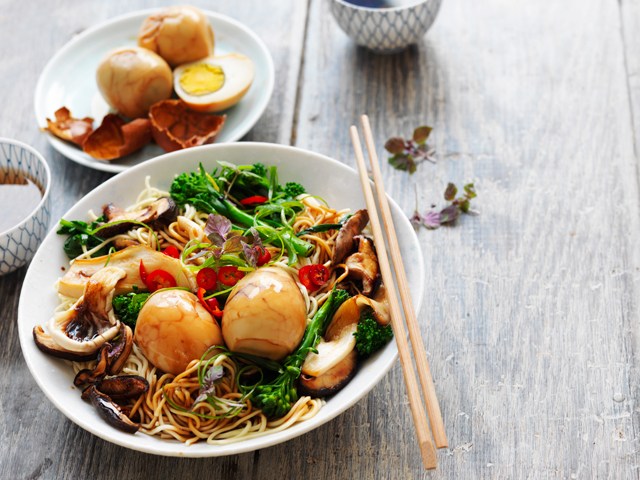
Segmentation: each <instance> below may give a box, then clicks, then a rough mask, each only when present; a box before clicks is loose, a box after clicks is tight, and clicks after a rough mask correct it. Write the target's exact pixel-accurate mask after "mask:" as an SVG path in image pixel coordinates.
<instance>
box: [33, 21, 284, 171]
mask: <svg viewBox="0 0 640 480" xmlns="http://www.w3.org/2000/svg"><path fill="white" fill-rule="evenodd" d="M157 10H158V9H152V10H142V11H137V12H133V13H129V14H127V15H122V16H120V17H116V18H113V19H111V20H108V21H106V22H103V23H101V24H99V25H96V26H94V27H91V28H89V29H87V30H85V31H83V32H82V33H80V34H79V35H77V36H75V37H74V38H73V39H72V40H71V41H69V42H68V43H67V44H66V45H65V46H64V47H62V48H61V49H60V50H59V51H58V52H57V53H56V54H55V55H54V56H53V58H52V59H51V60H50V61H49V63H48V64H47V66H46V67H45V69H44V70H43V72H42V74H41V75H40V78H39V79H38V84H37V85H36V92H35V98H34V105H35V110H36V119H37V121H38V126H39V127H46V126H47V122H46V118H47V117H48V118H50V119H52V120H53V119H54V112H55V111H56V110H58V109H59V108H61V107H63V106H64V107H67V108H68V109H69V110H70V111H71V114H72V115H73V116H74V118H84V117H92V118H93V119H94V123H93V126H94V128H97V127H98V126H99V125H100V123H101V122H102V118H103V117H104V116H105V115H106V114H107V113H109V106H108V105H107V104H106V102H105V101H104V100H103V98H102V96H101V95H100V93H99V92H98V86H97V85H96V81H95V74H96V69H97V67H98V62H99V61H100V58H101V57H102V55H104V54H105V53H106V52H108V51H109V50H111V49H113V48H117V47H125V46H134V45H137V35H138V30H139V29H140V26H141V25H142V22H143V21H144V19H145V18H147V17H148V16H149V15H150V14H152V13H154V12H156V11H157ZM203 13H204V14H205V15H206V16H207V18H208V19H209V21H210V22H211V27H212V28H213V33H214V36H215V51H214V53H215V55H225V54H227V53H233V52H236V53H241V54H242V55H245V56H246V57H248V58H249V59H251V61H252V62H253V63H254V65H255V78H254V80H253V83H252V85H251V87H250V88H249V91H248V92H247V94H246V95H245V96H244V97H243V98H242V100H240V102H239V103H237V104H236V105H234V106H233V107H231V108H229V109H227V110H226V111H224V112H220V114H222V113H226V115H227V120H226V122H225V124H224V126H223V127H222V131H221V132H220V135H219V136H218V138H217V139H216V143H226V142H235V141H237V140H239V139H240V138H242V137H243V136H244V135H245V134H246V133H247V132H248V131H249V130H250V129H251V127H253V126H254V125H255V123H256V122H257V121H258V119H259V118H260V116H261V115H262V113H263V112H264V110H265V108H266V107H267V103H269V99H270V98H271V94H272V92H273V85H274V78H275V73H274V67H273V59H272V58H271V54H270V53H269V50H267V47H266V45H265V44H264V42H263V41H262V40H261V39H260V37H258V36H257V35H256V34H255V33H254V32H253V31H251V30H250V29H249V28H248V27H246V26H245V25H243V24H241V23H240V22H237V21H236V20H233V19H232V18H229V17H227V16H226V15H221V14H219V13H214V12H210V11H207V10H204V11H203ZM44 134H45V135H47V137H48V140H49V143H51V145H52V146H53V148H55V149H56V150H57V151H58V152H60V153H61V154H62V155H64V156H65V157H67V158H69V159H71V160H73V161H74V162H77V163H80V164H81V165H85V166H87V167H89V168H94V169H96V170H103V171H105V172H122V171H124V170H127V169H128V168H131V167H132V166H134V165H138V164H139V163H141V162H144V161H145V160H148V159H150V158H154V157H157V156H158V155H162V154H164V153H165V152H164V150H162V148H160V147H159V146H158V145H156V144H155V143H154V142H151V143H148V144H147V145H146V146H144V147H143V148H142V149H141V150H138V151H137V152H135V153H132V154H131V155H127V156H126V157H124V158H121V159H118V160H113V161H110V162H107V161H103V160H97V159H95V158H93V157H91V156H89V155H87V154H86V153H84V152H83V151H82V149H81V148H80V147H78V146H77V145H75V144H73V143H71V142H66V141H64V140H61V139H59V138H57V137H55V136H53V135H51V134H50V133H48V132H45V133H44Z"/></svg>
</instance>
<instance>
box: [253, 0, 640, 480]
mask: <svg viewBox="0 0 640 480" xmlns="http://www.w3.org/2000/svg"><path fill="white" fill-rule="evenodd" d="M620 28H621V22H620V12H619V8H618V5H617V4H616V3H615V2H595V1H593V2H591V1H588V2H584V1H580V2H578V1H566V2H507V3H505V2H500V1H488V2H463V1H455V0H453V1H447V2H444V3H443V8H442V12H441V15H440V18H439V19H438V20H437V21H436V23H435V25H434V28H433V30H432V31H431V32H429V33H428V35H427V37H426V39H425V41H424V43H423V44H422V45H421V46H420V47H415V48H411V49H409V50H408V51H406V52H403V53H401V54H398V55H394V56H379V55H374V54H372V53H370V52H367V51H366V50H363V49H360V48H357V47H356V46H354V45H353V44H352V43H351V42H350V41H349V40H348V38H347V37H346V36H345V35H343V34H342V32H341V31H340V30H339V29H338V27H337V26H336V25H335V23H334V22H333V20H332V18H331V17H330V13H329V8H328V2H316V1H314V2H312V8H311V13H310V23H309V29H308V31H309V34H308V39H307V45H308V47H307V51H306V55H305V64H304V71H303V84H302V85H303V87H302V94H301V104H300V113H299V123H298V125H297V142H296V145H298V146H301V147H304V148H309V149H312V150H315V151H318V152H321V153H325V154H327V155H330V156H333V157H334V158H338V159H341V160H343V161H345V162H347V163H349V164H351V165H354V160H353V154H352V149H351V146H350V140H349V135H348V127H349V125H351V124H354V123H356V124H357V123H358V116H359V115H360V114H361V113H368V114H369V116H370V117H371V119H372V124H373V128H374V131H375V132H377V133H378V136H379V146H380V150H379V153H380V155H381V157H382V158H386V155H385V154H384V152H383V150H382V145H383V143H384V140H385V139H386V138H388V137H390V136H393V135H397V134H401V135H408V134H410V132H411V130H412V129H413V127H415V126H417V125H419V124H422V123H428V124H430V125H432V126H434V127H435V131H434V133H433V138H432V142H431V143H433V144H434V146H435V147H436V148H437V150H438V156H439V158H440V161H439V163H438V164H437V165H435V166H434V165H430V164H424V165H421V166H420V168H419V171H418V173H417V174H415V175H414V176H413V177H410V176H408V175H407V174H405V173H402V172H397V171H394V170H392V169H389V168H387V171H386V172H385V175H386V177H387V182H386V184H385V186H386V188H387V191H388V192H389V193H390V194H391V195H392V196H393V197H394V198H396V199H397V200H398V201H399V202H400V203H401V205H403V206H404V208H405V211H406V212H407V213H411V211H412V210H413V208H414V195H413V185H414V183H415V184H417V185H418V187H419V192H420V193H419V196H420V202H421V208H422V209H423V210H424V209H427V208H428V206H429V204H430V203H431V202H437V203H441V195H442V191H443V190H444V186H445V185H446V183H447V182H448V181H453V182H455V183H457V184H458V186H461V184H463V183H465V182H467V181H474V182H475V183H476V185H477V187H478V191H479V197H478V199H477V200H475V201H474V202H475V203H476V205H477V207H478V208H479V209H480V210H481V212H482V214H481V216H479V217H474V218H469V217H465V218H462V219H461V220H460V221H458V224H457V225H456V226H455V227H454V228H442V229H439V230H436V231H426V230H422V231H421V232H420V239H421V241H422V244H423V246H424V252H425V256H426V266H427V271H428V279H429V280H428V287H427V290H426V292H425V293H426V301H425V307H424V308H423V311H422V315H421V317H422V319H423V321H424V327H423V337H424V339H425V342H426V346H427V350H428V351H429V352H430V353H431V356H430V365H431V369H432V372H433V377H434V379H435V381H436V389H437V391H438V394H439V397H440V404H441V407H442V409H443V414H444V417H445V422H446V427H447V433H448V436H449V443H450V445H451V448H450V449H449V450H448V451H444V452H441V455H440V459H441V465H440V467H439V469H438V471H437V472H436V473H435V474H433V475H430V477H433V478H477V477H489V478H548V477H562V478H583V477H585V478H637V475H638V470H637V468H638V454H637V451H638V439H637V433H636V432H637V427H638V419H637V412H636V398H637V384H638V373H637V368H636V365H637V358H636V355H635V352H636V351H637V348H636V345H637V334H638V315H637V311H636V305H637V302H638V293H639V292H638V288H637V286H636V285H637V279H638V268H639V267H640V258H639V256H638V253H637V249H635V248H634V246H633V243H634V242H633V238H634V237H636V236H637V235H638V234H639V233H640V232H639V228H640V225H639V218H638V213H639V212H638V181H637V175H636V159H635V156H634V149H633V131H632V129H631V112H630V108H629V98H628V90H627V77H626V72H625V67H624V57H623V44H622V41H621V35H620ZM636 34H637V33H636ZM636 44H637V42H635V43H633V44H629V46H628V49H635V46H636ZM402 390H403V385H402V378H401V376H400V375H399V372H398V370H397V369H396V370H394V371H393V372H392V374H391V375H389V376H388V377H387V378H386V379H385V380H384V381H383V382H382V383H381V384H380V386H379V387H378V388H377V389H375V390H374V391H373V392H372V393H371V394H370V395H369V396H368V397H367V402H361V403H360V404H358V405H356V406H355V407H354V408H352V409H351V410H350V411H349V412H347V413H346V414H345V415H343V416H342V417H341V418H340V419H339V420H336V421H334V422H332V423H331V424H329V425H328V426H327V427H325V428H324V429H320V430H318V431H317V432H314V433H311V434H309V437H311V440H310V442H309V445H310V446H309V447H308V448H305V449H304V450H303V452H304V453H303V454H307V452H309V454H311V453H310V452H312V451H313V445H318V444H331V445H337V446H336V449H337V450H338V451H339V453H336V454H335V455H334V456H332V457H330V458H326V459H325V461H326V460H329V461H330V462H331V463H333V462H336V463H338V462H342V463H338V465H339V466H338V467H334V469H333V471H334V475H336V477H340V475H342V476H359V475H360V474H363V475H365V476H366V475H367V474H371V473H372V472H376V473H378V474H377V475H376V477H378V478H421V477H423V476H424V475H423V472H422V470H421V468H420V458H419V455H418V451H417V449H416V448H415V435H414V433H413V432H412V427H411V416H410V413H409V410H408V408H407V406H406V404H402V405H399V406H398V405H397V400H398V399H399V398H402V396H401V395H400V392H402ZM614 399H615V400H614ZM618 400H621V401H618ZM400 403H403V402H400ZM389 405H394V407H393V409H392V410H391V411H389V410H387V409H388V406H389ZM363 424H369V425H371V428H361V425H363ZM337 432H340V434H341V439H340V440H336V439H334V438H333V435H334V433H337ZM356 438H357V440H355V439H356ZM343 439H344V440H343ZM353 441H356V442H357V443H355V445H354V444H353V443H352V442H353ZM364 446H367V448H362V447H364ZM345 455H348V459H349V463H347V461H346V459H345ZM390 459H391V460H392V466H389V460H390ZM316 470H317V466H316V465H311V466H309V468H307V469H305V470H304V471H303V472H302V473H301V474H300V476H301V477H307V476H311V477H314V476H315V474H316V473H315V472H316ZM336 470H337V471H336ZM264 478H267V476H266V475H265V476H264Z"/></svg>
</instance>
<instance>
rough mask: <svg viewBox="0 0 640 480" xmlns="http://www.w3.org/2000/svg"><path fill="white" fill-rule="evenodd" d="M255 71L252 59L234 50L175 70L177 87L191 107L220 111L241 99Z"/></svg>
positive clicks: (176, 89) (175, 87)
mask: <svg viewBox="0 0 640 480" xmlns="http://www.w3.org/2000/svg"><path fill="white" fill-rule="evenodd" d="M253 75H254V67H253V62H252V61H251V60H249V59H248V58H247V57H245V56H244V55H240V54H238V53H230V54H228V55H222V56H219V57H207V58H203V59H201V60H197V61H195V62H191V63H186V64H184V65H180V66H179V67H178V68H176V69H175V71H174V72H173V88H174V89H175V91H176V93H177V94H178V96H179V97H180V98H181V99H182V100H183V101H184V102H185V103H186V104H187V105H189V108H190V109H192V110H196V111H198V112H219V111H221V110H226V109H227V108H229V107H232V106H233V105H235V104H236V103H238V102H239V101H240V99H241V98H242V97H243V96H244V94H245V93H247V90H249V87H250V86H251V82H253Z"/></svg>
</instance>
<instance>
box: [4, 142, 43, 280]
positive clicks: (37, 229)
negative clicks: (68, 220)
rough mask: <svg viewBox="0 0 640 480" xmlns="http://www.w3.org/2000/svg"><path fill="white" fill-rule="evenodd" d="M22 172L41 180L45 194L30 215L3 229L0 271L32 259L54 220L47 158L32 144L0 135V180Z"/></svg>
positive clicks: (21, 264) (11, 269)
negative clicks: (50, 204)
mask: <svg viewBox="0 0 640 480" xmlns="http://www.w3.org/2000/svg"><path fill="white" fill-rule="evenodd" d="M20 172H23V173H24V174H26V176H28V177H29V178H31V179H32V180H34V181H35V182H36V183H38V184H39V185H40V187H42V189H43V190H44V195H43V197H42V200H41V201H40V203H39V204H38V206H37V207H36V209H35V210H34V211H33V212H31V215H29V216H28V217H27V218H25V219H24V220H23V221H22V222H20V223H19V224H18V225H16V226H15V227H13V228H11V229H10V230H7V231H5V232H0V275H6V274H7V273H10V272H13V271H14V270H16V269H18V268H20V267H22V266H24V265H26V264H27V263H29V261H31V259H32V258H33V255H34V254H35V253H36V250H37V248H38V247H39V246H40V243H41V242H42V240H43V239H44V237H45V235H46V234H47V230H48V229H49V221H50V220H51V214H50V210H49V190H51V172H50V171H49V166H48V165H47V162H46V161H45V160H44V158H43V157H42V155H40V154H39V153H38V152H37V151H36V150H34V149H33V148H31V147H30V146H29V145H25V144H24V143H22V142H18V141H16V140H10V139H8V138H0V180H1V179H2V178H3V177H4V176H5V175H16V174H18V173H20ZM0 208H11V204H9V205H0Z"/></svg>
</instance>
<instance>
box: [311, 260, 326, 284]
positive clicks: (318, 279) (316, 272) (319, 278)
mask: <svg viewBox="0 0 640 480" xmlns="http://www.w3.org/2000/svg"><path fill="white" fill-rule="evenodd" d="M309 278H310V279H311V281H312V282H313V284H314V285H315V286H316V287H321V286H322V285H324V284H325V283H327V280H329V269H328V268H327V267H325V266H324V265H320V264H317V265H311V273H310V274H309Z"/></svg>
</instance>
